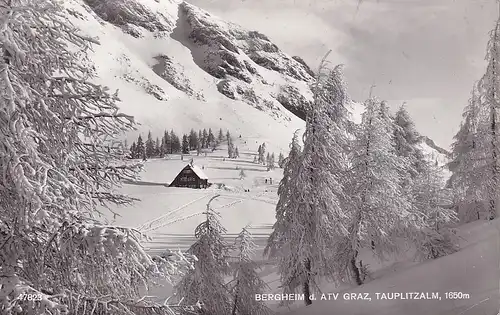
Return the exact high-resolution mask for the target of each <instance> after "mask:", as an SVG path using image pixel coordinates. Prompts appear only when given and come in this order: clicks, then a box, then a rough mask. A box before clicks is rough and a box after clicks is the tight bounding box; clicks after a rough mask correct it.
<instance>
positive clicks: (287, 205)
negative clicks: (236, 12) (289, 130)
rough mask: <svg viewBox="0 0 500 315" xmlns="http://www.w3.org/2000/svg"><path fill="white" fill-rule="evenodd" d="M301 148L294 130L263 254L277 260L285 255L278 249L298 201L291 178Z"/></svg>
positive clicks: (297, 166) (283, 241)
mask: <svg viewBox="0 0 500 315" xmlns="http://www.w3.org/2000/svg"><path fill="white" fill-rule="evenodd" d="M301 153H302V148H301V147H300V144H299V140H298V131H295V133H294V135H293V138H292V142H291V143H290V153H289V154H288V157H287V158H285V160H284V162H283V178H282V179H281V181H280V183H279V186H278V196H279V200H278V203H277V205H276V222H275V223H274V225H273V232H272V233H271V235H270V236H269V238H268V240H267V245H266V248H265V250H264V254H265V255H268V256H270V257H271V258H278V262H279V261H280V260H281V259H284V258H286V257H279V256H278V255H277V254H278V251H279V250H280V248H281V247H282V246H284V245H285V243H286V238H285V236H286V235H287V234H288V232H289V231H288V230H287V227H288V226H291V225H292V224H293V222H291V221H290V220H291V219H292V216H291V215H292V213H293V212H295V211H297V209H298V202H297V199H296V198H297V195H296V194H295V189H296V187H295V186H292V183H293V180H295V176H296V173H297V170H298V168H299V163H300V155H301Z"/></svg>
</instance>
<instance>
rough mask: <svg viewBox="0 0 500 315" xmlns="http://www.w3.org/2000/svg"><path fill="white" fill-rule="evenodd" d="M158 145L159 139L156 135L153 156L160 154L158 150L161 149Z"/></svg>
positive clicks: (159, 144)
mask: <svg viewBox="0 0 500 315" xmlns="http://www.w3.org/2000/svg"><path fill="white" fill-rule="evenodd" d="M160 147H161V143H160V139H158V137H156V141H155V149H154V156H156V157H159V156H160V151H161V150H160Z"/></svg>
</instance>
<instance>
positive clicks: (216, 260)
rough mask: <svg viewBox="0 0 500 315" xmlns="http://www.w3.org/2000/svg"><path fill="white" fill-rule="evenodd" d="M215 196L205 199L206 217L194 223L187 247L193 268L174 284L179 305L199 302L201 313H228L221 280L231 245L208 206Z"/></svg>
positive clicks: (227, 297)
mask: <svg viewBox="0 0 500 315" xmlns="http://www.w3.org/2000/svg"><path fill="white" fill-rule="evenodd" d="M217 197H218V196H214V197H213V198H212V199H210V201H209V202H208V203H207V210H206V212H205V215H206V219H205V221H204V222H202V223H201V224H200V225H198V226H197V227H196V230H195V237H196V239H197V240H196V242H195V243H194V244H193V245H192V246H191V247H190V248H189V250H188V253H190V254H192V255H194V256H195V257H196V261H195V263H194V269H192V270H190V271H189V272H188V273H187V274H186V275H185V276H184V277H183V278H182V280H181V281H180V282H179V283H178V284H177V285H176V286H175V292H176V295H177V296H179V298H181V299H182V301H181V305H194V304H197V303H199V304H200V305H201V310H200V312H199V313H198V314H203V315H221V314H231V311H232V297H231V294H230V290H229V289H228V287H227V286H226V283H225V281H224V277H225V276H228V275H230V273H231V270H230V268H229V263H228V261H227V259H228V257H229V252H230V250H231V247H230V245H229V244H227V242H226V241H225V240H224V237H223V234H225V233H226V229H225V228H224V227H223V226H222V225H221V223H220V221H219V215H218V214H217V213H215V212H214V211H213V209H212V208H211V206H210V204H211V202H212V201H213V200H214V199H215V198H217ZM185 314H192V313H189V312H186V313H185Z"/></svg>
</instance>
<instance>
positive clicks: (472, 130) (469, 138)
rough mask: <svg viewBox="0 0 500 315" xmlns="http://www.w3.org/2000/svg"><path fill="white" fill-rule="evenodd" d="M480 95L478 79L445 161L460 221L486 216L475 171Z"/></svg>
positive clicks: (479, 152)
mask: <svg viewBox="0 0 500 315" xmlns="http://www.w3.org/2000/svg"><path fill="white" fill-rule="evenodd" d="M480 105H481V104H480V99H479V92H478V90H477V83H476V84H474V88H473V90H472V93H471V98H470V99H469V104H468V105H467V106H466V107H465V109H464V112H463V115H462V116H463V123H462V124H461V126H460V129H459V131H458V132H457V134H456V135H455V136H454V140H455V141H454V142H453V144H452V152H451V161H450V163H449V164H448V168H449V170H450V171H451V172H452V175H451V177H450V179H449V180H448V186H449V187H450V188H451V189H452V191H453V203H454V204H455V207H456V211H457V214H458V216H459V219H460V221H462V222H465V223H467V222H470V221H473V220H479V219H481V218H486V217H488V214H489V211H488V205H487V204H486V201H485V200H483V199H482V198H481V195H482V194H481V190H482V189H481V188H482V185H481V184H480V183H481V181H482V179H481V178H480V177H479V176H477V174H476V173H475V167H476V165H477V163H478V161H481V160H482V159H480V154H481V151H480V150H479V148H480V146H479V145H478V143H479V142H480V141H481V139H479V138H478V137H479V136H480V135H479V132H478V126H479V123H480V109H481V108H480Z"/></svg>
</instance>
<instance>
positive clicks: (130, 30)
mask: <svg viewBox="0 0 500 315" xmlns="http://www.w3.org/2000/svg"><path fill="white" fill-rule="evenodd" d="M83 2H84V3H85V4H87V5H88V6H89V7H90V9H91V10H92V11H93V12H94V13H95V14H96V15H97V16H99V17H100V18H101V19H103V20H104V21H106V22H108V23H111V24H113V25H115V26H118V27H120V28H122V30H123V31H124V32H125V33H127V34H130V35H132V36H134V37H141V36H142V33H141V31H140V29H138V28H137V27H141V28H144V29H145V30H148V31H150V32H165V33H168V32H171V31H172V29H173V27H174V23H173V21H171V20H170V19H169V18H168V17H167V16H166V15H164V14H162V13H160V12H153V11H151V10H150V9H149V8H147V7H145V6H143V5H142V4H140V3H138V2H137V1H133V0H125V1H124V0H83Z"/></svg>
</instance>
